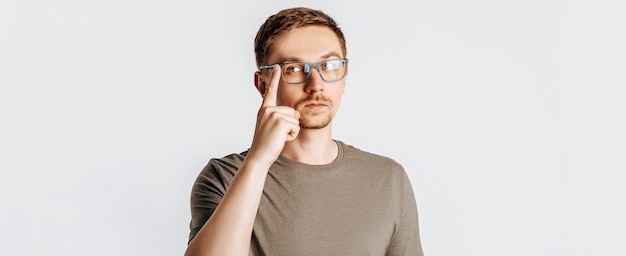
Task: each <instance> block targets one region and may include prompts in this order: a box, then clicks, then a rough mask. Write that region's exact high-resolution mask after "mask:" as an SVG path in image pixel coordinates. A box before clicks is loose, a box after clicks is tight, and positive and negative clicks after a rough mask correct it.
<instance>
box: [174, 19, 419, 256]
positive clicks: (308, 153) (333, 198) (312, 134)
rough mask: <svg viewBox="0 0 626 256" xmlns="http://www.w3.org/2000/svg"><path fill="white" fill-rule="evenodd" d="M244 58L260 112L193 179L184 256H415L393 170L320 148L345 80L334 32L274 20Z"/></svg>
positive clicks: (328, 22) (328, 23)
mask: <svg viewBox="0 0 626 256" xmlns="http://www.w3.org/2000/svg"><path fill="white" fill-rule="evenodd" d="M255 53H256V61H257V65H258V66H259V70H258V71H257V72H256V73H255V74H254V84H255V86H256V88H257V90H258V91H259V93H260V94H261V95H262V97H263V102H262V104H261V107H260V109H259V112H258V116H257V123H256V130H255V133H254V138H253V140H252V145H251V146H250V148H249V149H248V150H247V151H245V152H242V153H239V154H231V155H228V156H226V157H223V158H219V159H211V160H210V161H209V163H208V165H207V166H206V167H205V168H204V169H203V170H202V172H201V173H200V175H199V176H198V178H197V180H196V182H195V184H194V186H193V190H192V194H191V213H192V219H191V224H190V229H191V232H190V237H189V245H188V248H187V252H186V255H272V256H274V255H342V256H346V255H411V256H413V255H422V249H421V243H420V237H419V230H418V219H417V208H416V204H415V199H414V195H413V191H412V189H411V184H410V182H409V180H408V178H407V175H406V174H405V172H404V170H403V168H402V167H401V166H400V165H399V164H398V163H396V162H395V161H393V160H391V159H389V158H386V157H383V156H378V155H374V154H371V153H367V152H364V151H361V150H359V149H357V148H355V147H352V146H349V145H347V144H345V143H343V142H341V141H337V140H333V138H332V129H331V128H332V120H333V117H334V116H335V114H336V113H337V110H338V108H339V103H340V102H341V96H342V94H343V93H344V89H345V85H346V77H347V75H348V60H347V59H346V44H345V39H344V36H343V33H342V32H341V30H340V29H339V27H338V26H337V24H336V23H335V21H334V20H333V19H332V18H331V17H329V16H327V15H326V14H325V13H323V12H321V11H318V10H311V9H307V8H292V9H286V10H282V11H280V12H278V13H277V14H275V15H273V16H270V17H269V18H268V19H267V20H266V22H265V23H264V24H263V25H262V26H261V28H260V29H259V32H258V34H257V36H256V39H255Z"/></svg>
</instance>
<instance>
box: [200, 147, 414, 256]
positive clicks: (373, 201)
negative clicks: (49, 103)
mask: <svg viewBox="0 0 626 256" xmlns="http://www.w3.org/2000/svg"><path fill="white" fill-rule="evenodd" d="M336 142H337V145H338V148H339V153H338V155H337V158H336V159H335V161H333V162H332V163H330V164H327V165H308V164H303V163H299V162H295V161H291V160H289V159H287V158H286V157H284V156H280V157H279V158H278V160H276V162H275V163H274V164H273V165H272V167H271V168H270V170H269V173H268V176H267V180H266V182H265V187H264V190H263V196H262V197H261V202H260V206H259V211H258V213H257V216H256V219H255V223H254V227H253V230H252V237H251V239H252V240H251V248H250V255H254V256H259V255H271V256H280V255H289V256H292V255H308V256H312V255H324V256H328V255H342V256H349V255H358V256H365V255H372V256H384V255H407V256H408V255H411V256H414V255H423V253H422V248H421V242H420V236H419V227H418V218H417V207H416V203H415V198H414V195H413V190H412V188H411V184H410V181H409V179H408V177H407V175H406V173H405V171H404V169H403V168H402V166H401V165H400V164H398V163H397V162H395V161H394V160H392V159H390V158H387V157H383V156H379V155H375V154H371V153H368V152H365V151H362V150H359V149H357V148H355V147H353V146H349V145H346V144H344V143H343V142H341V141H336ZM246 154H247V151H246V152H242V153H240V154H231V155H228V156H226V157H223V158H219V159H211V160H210V161H209V163H208V164H207V166H206V167H205V168H204V169H203V170H202V172H201V173H200V174H199V175H198V178H197V179H196V181H195V183H194V186H193V189H192V194H191V215H192V217H191V223H190V229H191V232H190V235H189V241H191V239H193V237H195V236H196V234H197V233H198V232H199V231H200V229H201V228H202V225H204V223H205V222H206V221H207V220H208V219H209V217H210V216H211V214H212V213H213V211H214V210H215V208H216V207H217V205H218V204H219V202H220V200H221V198H222V197H223V196H224V193H225V192H226V189H228V186H229V184H230V182H231V181H232V179H233V177H234V175H235V173H237V170H238V168H239V166H240V165H241V163H242V162H243V160H244V158H245V156H246Z"/></svg>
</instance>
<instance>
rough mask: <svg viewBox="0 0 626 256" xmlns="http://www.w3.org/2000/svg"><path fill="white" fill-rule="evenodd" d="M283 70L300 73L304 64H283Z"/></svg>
mask: <svg viewBox="0 0 626 256" xmlns="http://www.w3.org/2000/svg"><path fill="white" fill-rule="evenodd" d="M283 72H286V73H301V72H304V65H303V64H299V63H294V64H289V65H285V67H284V68H283Z"/></svg>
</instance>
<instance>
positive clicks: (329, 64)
mask: <svg viewBox="0 0 626 256" xmlns="http://www.w3.org/2000/svg"><path fill="white" fill-rule="evenodd" d="M319 71H320V75H322V78H323V79H324V80H326V81H327V82H334V81H337V80H341V79H342V78H343V76H344V74H345V73H346V65H345V61H344V60H329V61H325V62H322V63H320V69H319Z"/></svg>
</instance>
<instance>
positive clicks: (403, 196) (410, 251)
mask: <svg viewBox="0 0 626 256" xmlns="http://www.w3.org/2000/svg"><path fill="white" fill-rule="evenodd" d="M400 187H401V188H402V190H401V192H400V198H399V199H400V200H399V202H400V206H399V207H400V216H399V222H398V224H397V226H396V230H395V232H394V234H393V236H392V238H391V243H390V244H389V247H388V248H387V253H386V255H387V256H396V255H397V256H409V255H416V256H423V255H424V253H423V251H422V243H421V239H420V234H419V223H418V217H417V204H416V202H415V195H414V193H413V188H412V187H411V182H410V180H409V178H408V177H407V175H406V173H405V172H404V170H403V171H402V179H401V184H400Z"/></svg>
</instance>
